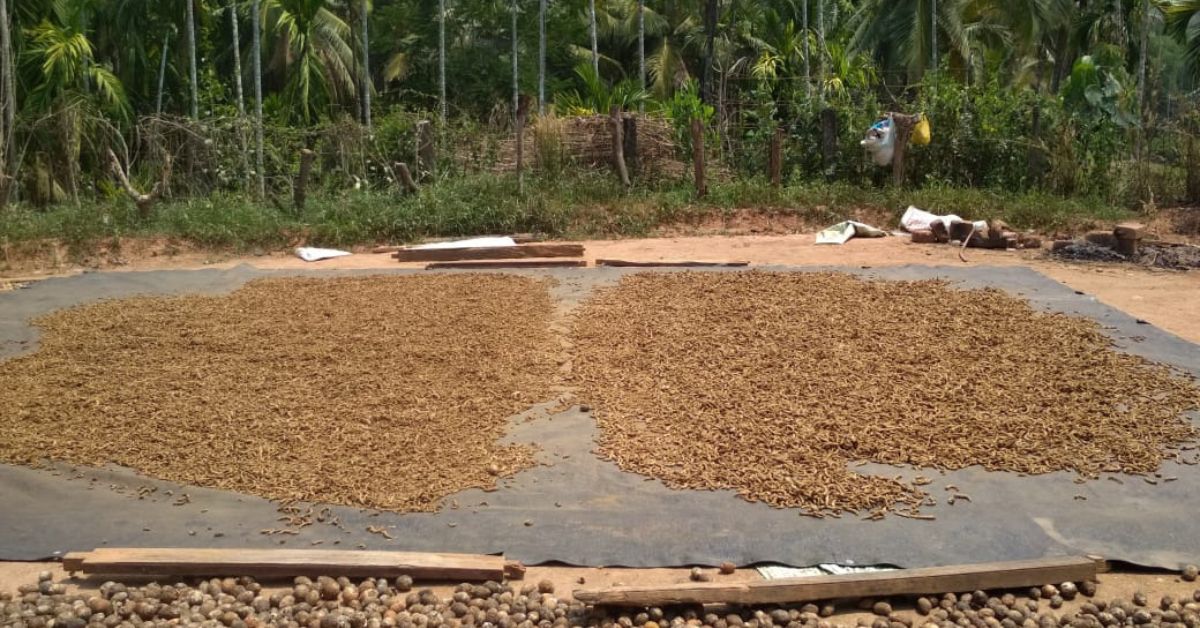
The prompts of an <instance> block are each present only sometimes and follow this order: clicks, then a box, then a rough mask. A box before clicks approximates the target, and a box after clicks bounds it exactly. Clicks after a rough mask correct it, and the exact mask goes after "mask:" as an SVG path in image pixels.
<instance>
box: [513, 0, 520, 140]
mask: <svg viewBox="0 0 1200 628" xmlns="http://www.w3.org/2000/svg"><path fill="white" fill-rule="evenodd" d="M520 83H521V82H520V66H519V65H518V63H517V0H512V88H513V91H512V108H513V109H512V110H513V121H514V128H515V122H516V116H517V105H518V104H519V102H518V101H519V99H520V98H521V86H520Z"/></svg>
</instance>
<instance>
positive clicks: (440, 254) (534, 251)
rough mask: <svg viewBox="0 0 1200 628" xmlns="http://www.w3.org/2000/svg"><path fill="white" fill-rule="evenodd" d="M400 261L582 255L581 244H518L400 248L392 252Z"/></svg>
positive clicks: (451, 260) (447, 260) (449, 260)
mask: <svg viewBox="0 0 1200 628" xmlns="http://www.w3.org/2000/svg"><path fill="white" fill-rule="evenodd" d="M392 257H394V258H396V259H397V260H398V261H401V262H453V261H458V260H480V259H520V258H529V257H583V245H582V244H518V245H516V246H488V247H475V248H464V249H402V250H399V251H396V252H395V253H394V254H392Z"/></svg>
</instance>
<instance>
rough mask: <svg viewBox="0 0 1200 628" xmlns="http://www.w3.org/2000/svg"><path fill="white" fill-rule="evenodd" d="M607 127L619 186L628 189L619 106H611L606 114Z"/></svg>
mask: <svg viewBox="0 0 1200 628" xmlns="http://www.w3.org/2000/svg"><path fill="white" fill-rule="evenodd" d="M608 115H609V126H610V127H611V129H612V159H613V166H614V167H615V168H616V170H617V177H618V178H619V179H620V180H621V185H623V186H625V187H629V170H628V169H627V168H626V167H625V142H624V140H623V139H622V137H623V135H624V128H623V127H624V123H623V122H621V106H620V105H613V106H612V109H610V110H609V112H608Z"/></svg>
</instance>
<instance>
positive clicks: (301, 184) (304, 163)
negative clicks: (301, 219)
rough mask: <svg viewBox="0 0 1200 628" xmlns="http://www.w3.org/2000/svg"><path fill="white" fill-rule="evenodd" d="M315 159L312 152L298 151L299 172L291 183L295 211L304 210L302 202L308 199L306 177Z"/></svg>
mask: <svg viewBox="0 0 1200 628" xmlns="http://www.w3.org/2000/svg"><path fill="white" fill-rule="evenodd" d="M316 158H317V154H316V153H314V152H313V151H311V150H309V149H307V148H302V149H300V172H299V174H297V175H296V180H295V181H293V182H292V203H293V204H294V205H295V206H296V210H297V211H302V210H303V209H304V202H305V200H306V199H307V198H308V175H309V174H311V173H312V165H313V160H314V159H316Z"/></svg>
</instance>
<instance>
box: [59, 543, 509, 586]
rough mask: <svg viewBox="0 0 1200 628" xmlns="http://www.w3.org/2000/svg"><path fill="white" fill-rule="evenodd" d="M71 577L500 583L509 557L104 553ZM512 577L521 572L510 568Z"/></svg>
mask: <svg viewBox="0 0 1200 628" xmlns="http://www.w3.org/2000/svg"><path fill="white" fill-rule="evenodd" d="M63 569H64V570H65V571H69V572H70V571H82V572H87V573H94V574H95V573H99V574H152V575H163V576H251V577H255V578H266V577H293V576H318V575H326V576H347V577H362V578H366V577H375V578H394V577H396V576H400V575H408V576H412V577H413V578H414V579H418V580H454V581H464V580H475V581H479V580H496V581H500V580H502V579H503V578H504V575H505V573H506V571H505V570H506V563H505V560H504V557H503V556H484V555H479V554H437V553H426V552H360V551H340V550H307V549H305V550H295V549H266V550H263V549H212V548H202V549H188V548H103V549H97V550H94V551H91V552H73V553H70V554H67V555H66V556H64V557H63ZM509 572H510V573H515V571H514V570H513V569H512V568H510V569H509Z"/></svg>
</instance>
